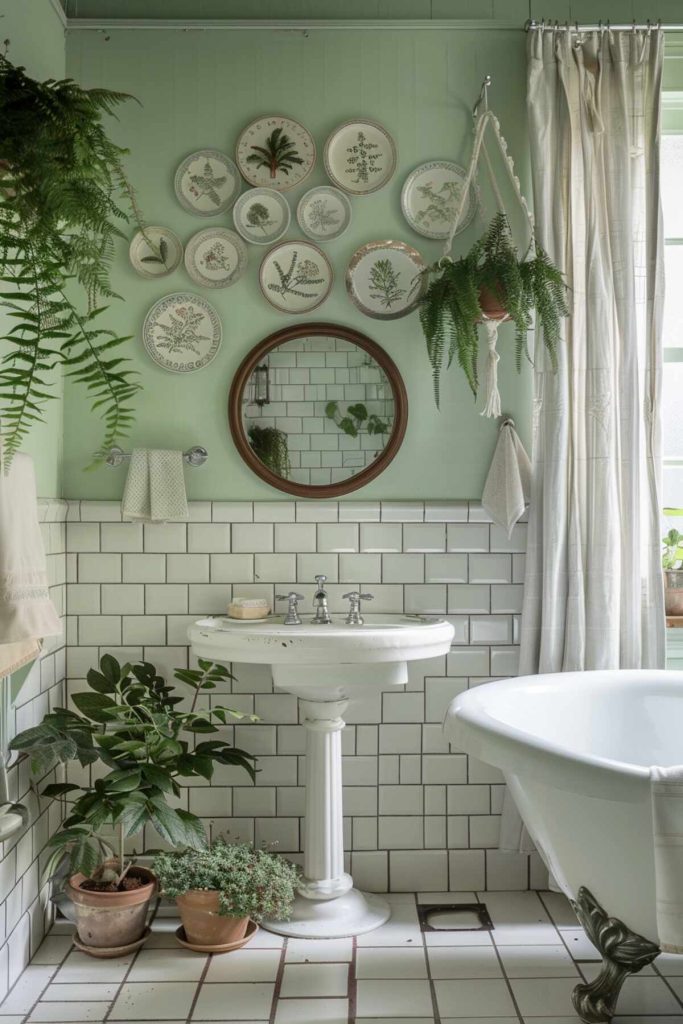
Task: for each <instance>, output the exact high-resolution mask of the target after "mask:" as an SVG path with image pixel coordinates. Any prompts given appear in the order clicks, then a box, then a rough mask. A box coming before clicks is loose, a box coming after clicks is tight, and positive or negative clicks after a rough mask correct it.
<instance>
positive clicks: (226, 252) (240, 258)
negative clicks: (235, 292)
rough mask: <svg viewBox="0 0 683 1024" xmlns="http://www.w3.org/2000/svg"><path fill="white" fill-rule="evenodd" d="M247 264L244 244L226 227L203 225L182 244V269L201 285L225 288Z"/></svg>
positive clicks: (233, 281) (240, 273)
mask: <svg viewBox="0 0 683 1024" xmlns="http://www.w3.org/2000/svg"><path fill="white" fill-rule="evenodd" d="M246 266H247V247H246V245H245V244H244V242H243V241H242V239H241V238H240V236H239V235H238V234H236V233H235V232H234V231H230V230H229V229H228V228H203V230H202V231H198V232H197V234H196V235H193V236H192V238H191V239H190V241H189V242H188V243H187V246H186V247H185V269H186V270H187V272H188V274H189V275H190V277H191V278H192V280H193V281H194V282H195V284H200V285H202V286H203V287H204V288H227V287H228V286H229V285H231V284H234V283H235V281H238V280H239V279H240V277H241V276H242V274H243V273H244V271H245V269H246Z"/></svg>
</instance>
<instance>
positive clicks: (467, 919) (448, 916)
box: [417, 903, 493, 932]
mask: <svg viewBox="0 0 683 1024" xmlns="http://www.w3.org/2000/svg"><path fill="white" fill-rule="evenodd" d="M417 916H418V918H419V921H420V928H421V929H422V931H423V932H460V931H467V932H484V931H489V932H490V931H492V930H493V921H492V920H491V918H490V917H489V912H488V910H487V909H486V904H485V903H421V904H419V906H418V908H417Z"/></svg>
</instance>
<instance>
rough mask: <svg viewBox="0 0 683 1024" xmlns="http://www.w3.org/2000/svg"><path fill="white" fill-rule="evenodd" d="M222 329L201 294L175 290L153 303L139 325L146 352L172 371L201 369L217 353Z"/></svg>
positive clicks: (215, 314)
mask: <svg viewBox="0 0 683 1024" xmlns="http://www.w3.org/2000/svg"><path fill="white" fill-rule="evenodd" d="M222 334H223V329H222V327H221V322H220V320H219V318H218V313H217V312H216V310H215V309H214V308H213V306H212V305H211V304H210V303H208V302H207V301H206V299H203V298H202V297H201V295H193V294H192V292H174V293H173V294H172V295H165V296H164V297H163V299H159V301H158V302H155V303H154V305H153V306H152V308H151V309H150V311H149V312H148V314H147V316H146V317H145V322H144V324H143V325H142V344H143V345H144V347H145V351H146V352H147V354H148V355H149V356H150V357H151V358H152V359H153V360H154V362H155V363H158V364H159V366H163V367H164V369H165V370H171V371H173V372H174V373H190V372H191V371H192V370H201V368H202V367H203V366H207V365H208V364H209V363H210V362H211V360H212V359H213V358H214V357H215V356H216V353H217V352H218V349H219V348H220V344H221V337H222Z"/></svg>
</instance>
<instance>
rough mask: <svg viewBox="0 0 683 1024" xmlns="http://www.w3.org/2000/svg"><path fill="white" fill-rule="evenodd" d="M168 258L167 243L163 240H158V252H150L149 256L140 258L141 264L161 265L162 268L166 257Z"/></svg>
mask: <svg viewBox="0 0 683 1024" xmlns="http://www.w3.org/2000/svg"><path fill="white" fill-rule="evenodd" d="M167 256H168V242H167V241H166V239H165V238H160V239H159V251H158V252H152V253H150V254H149V256H141V257H140V262H141V263H161V264H162V266H166V257H167Z"/></svg>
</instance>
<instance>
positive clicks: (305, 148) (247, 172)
mask: <svg viewBox="0 0 683 1024" xmlns="http://www.w3.org/2000/svg"><path fill="white" fill-rule="evenodd" d="M235 159H236V160H237V166H238V167H239V169H240V172H241V174H242V177H243V178H244V179H245V181H248V182H249V184H250V185H265V186H267V187H269V188H274V189H277V190H278V191H279V192H286V191H287V189H290V188H294V186H295V185H299V184H300V183H301V182H302V181H303V180H304V178H305V177H307V176H308V175H309V174H310V172H311V171H312V170H313V165H314V164H315V142H314V141H313V136H312V135H311V133H310V132H309V131H307V129H306V128H304V126H303V125H302V124H299V122H298V121H294V120H292V118H291V117H281V116H280V115H279V114H276V115H273V116H272V117H259V118H257V120H256V121H252V122H251V124H248V125H247V127H246V128H245V129H244V131H243V132H242V134H241V135H240V137H239V139H238V140H237V148H236V156H235Z"/></svg>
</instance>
